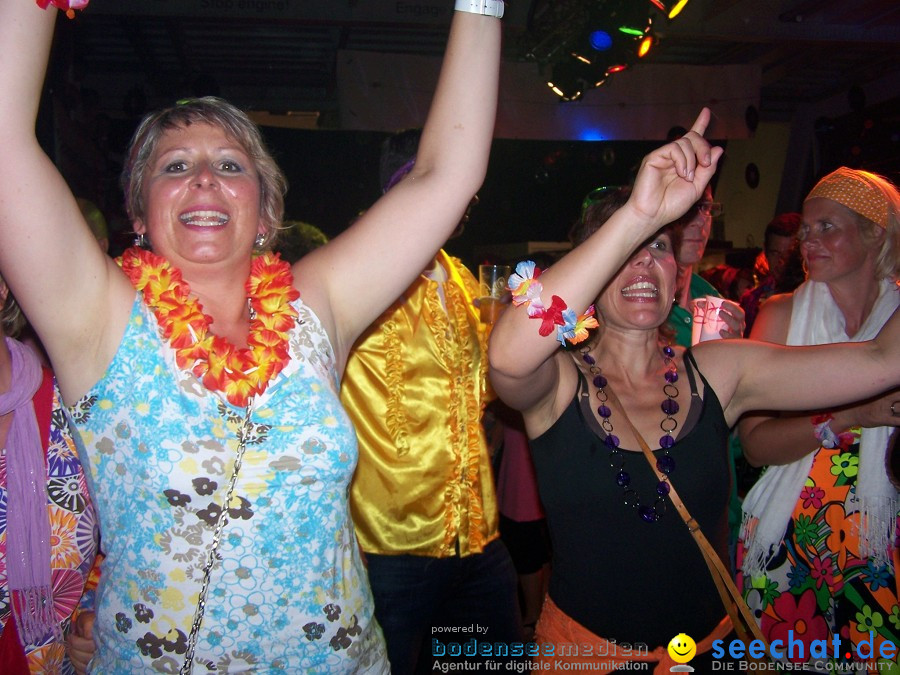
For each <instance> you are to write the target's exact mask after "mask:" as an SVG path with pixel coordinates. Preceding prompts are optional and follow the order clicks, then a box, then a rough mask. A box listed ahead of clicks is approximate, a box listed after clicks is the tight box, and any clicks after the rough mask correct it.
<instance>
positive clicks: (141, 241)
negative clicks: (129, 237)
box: [134, 232, 150, 250]
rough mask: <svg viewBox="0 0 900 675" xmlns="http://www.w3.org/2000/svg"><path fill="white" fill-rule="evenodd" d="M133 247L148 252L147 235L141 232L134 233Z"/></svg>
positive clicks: (148, 241)
mask: <svg viewBox="0 0 900 675" xmlns="http://www.w3.org/2000/svg"><path fill="white" fill-rule="evenodd" d="M134 245H135V246H137V247H138V248H144V249H147V250H150V240H149V239H147V235H145V234H144V233H143V232H142V233H140V234H138V233H135V235H134Z"/></svg>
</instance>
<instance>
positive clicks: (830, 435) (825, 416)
mask: <svg viewBox="0 0 900 675" xmlns="http://www.w3.org/2000/svg"><path fill="white" fill-rule="evenodd" d="M833 419H834V415H832V414H831V413H822V414H821V415H813V416H812V417H811V418H810V420H809V421H810V422H812V425H813V434H814V435H815V437H816V439H817V440H818V441H819V445H821V446H822V447H823V448H828V449H829V450H830V449H833V448H842V449H844V450H846V449H847V448H849V447H850V446H851V445H853V444H854V443H855V442H856V439H857V436H858V429H857V428H855V427H854V428H852V429H849V430H847V431H842V432H841V433H839V434H836V433H835V432H834V429H832V428H831V420H833ZM854 430H855V431H856V433H854Z"/></svg>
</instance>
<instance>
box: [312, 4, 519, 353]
mask: <svg viewBox="0 0 900 675" xmlns="http://www.w3.org/2000/svg"><path fill="white" fill-rule="evenodd" d="M447 1H448V2H449V1H450V0H447ZM473 4H477V3H473ZM488 4H490V5H493V4H495V3H493V2H492V3H488ZM500 27H501V26H500V19H498V18H495V17H493V16H482V15H480V14H473V13H469V12H461V11H456V12H454V17H453V20H452V24H451V28H450V37H449V41H448V44H447V50H446V54H445V56H444V62H443V66H442V68H441V73H440V77H439V80H438V85H437V89H436V92H435V94H434V99H433V101H432V104H431V108H430V111H429V113H428V118H427V120H426V121H425V124H424V127H423V131H422V138H421V140H420V142H419V151H418V156H417V158H416V164H415V167H414V168H413V169H412V171H411V172H410V173H409V175H408V176H407V177H406V178H405V179H404V180H403V181H402V182H401V183H400V184H399V185H397V186H396V187H394V188H392V189H391V190H390V192H388V193H387V194H386V195H384V196H383V197H382V198H381V199H380V200H378V202H376V204H375V205H374V206H372V207H371V208H370V209H369V210H368V211H366V213H365V214H364V215H363V216H362V217H361V218H360V219H359V220H358V221H357V222H356V223H354V225H353V226H351V227H350V228H348V229H347V230H346V231H345V232H343V233H342V234H341V235H340V236H338V237H336V238H335V239H333V240H332V241H331V242H329V244H328V245H327V246H323V247H321V248H320V249H317V250H316V251H314V252H313V253H312V254H311V255H308V256H306V257H305V258H304V259H303V260H302V261H301V262H300V263H298V266H297V273H296V274H295V278H296V279H297V281H296V283H297V285H298V287H299V289H300V291H301V293H302V294H303V296H304V298H306V300H307V302H309V303H310V304H311V305H312V306H313V308H314V309H315V310H316V312H317V313H318V314H319V316H320V318H322V320H323V322H324V323H325V325H326V327H327V329H328V331H329V333H330V334H331V336H332V338H333V339H335V342H336V345H335V346H336V349H337V350H338V353H339V356H340V358H342V357H343V355H345V354H346V353H347V350H348V349H349V348H350V346H351V345H352V343H353V341H354V340H355V339H356V337H357V336H358V335H359V333H360V332H362V330H364V329H365V328H366V327H367V326H368V325H369V324H370V323H371V322H372V321H373V320H374V319H376V318H377V317H378V315H379V314H380V313H381V312H382V311H383V310H384V309H385V308H386V307H387V306H388V305H389V304H390V303H391V302H393V301H394V300H396V299H397V297H399V295H400V294H401V293H402V292H403V291H404V290H406V288H407V287H408V286H409V284H410V283H411V282H412V280H413V279H414V278H415V277H416V275H418V274H419V273H421V272H422V270H423V269H424V268H425V267H426V265H427V264H428V263H429V261H430V260H431V259H432V258H433V257H434V255H435V253H436V252H437V250H438V249H439V248H440V247H441V246H442V245H443V244H444V242H445V241H446V240H447V238H448V237H449V236H450V234H451V233H452V232H453V230H454V229H455V228H456V226H457V225H458V224H459V221H460V219H461V218H462V216H463V214H464V212H465V209H466V207H467V206H468V204H469V202H470V200H471V199H472V196H473V195H474V194H475V193H476V192H477V191H478V189H479V188H480V187H481V184H482V182H483V181H484V176H485V173H486V171H487V161H488V155H489V153H490V147H491V139H492V137H493V132H494V121H495V117H496V105H497V87H498V77H499V65H500ZM348 161H352V160H351V159H350V158H348Z"/></svg>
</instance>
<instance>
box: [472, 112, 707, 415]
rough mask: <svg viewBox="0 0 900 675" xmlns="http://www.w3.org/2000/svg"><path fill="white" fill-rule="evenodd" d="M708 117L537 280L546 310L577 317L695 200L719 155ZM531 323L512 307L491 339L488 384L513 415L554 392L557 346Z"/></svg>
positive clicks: (650, 164) (654, 160)
mask: <svg viewBox="0 0 900 675" xmlns="http://www.w3.org/2000/svg"><path fill="white" fill-rule="evenodd" d="M709 119H710V111H709V110H708V109H706V108H704V109H703V110H702V111H701V112H700V115H699V116H698V117H697V119H696V121H695V122H694V126H693V127H692V128H691V130H690V131H689V132H688V133H687V134H685V135H684V136H683V137H681V138H679V139H678V140H676V141H674V142H672V143H669V144H667V145H664V146H663V147H661V148H659V149H657V150H655V151H653V152H652V153H650V154H649V155H647V156H646V157H645V158H644V161H643V162H642V163H641V168H640V170H639V171H638V175H637V178H636V179H635V183H634V188H633V190H632V193H631V197H630V198H629V200H628V202H627V203H626V204H625V206H623V207H622V208H621V209H619V210H618V211H617V212H616V213H614V214H613V215H612V217H610V219H609V220H608V221H607V222H606V223H605V224H604V225H603V226H602V227H601V228H600V229H598V230H597V231H596V232H595V233H594V234H593V235H591V236H590V237H589V238H588V239H587V240H586V241H585V242H584V243H582V244H581V245H579V246H577V247H576V248H575V249H573V250H572V251H570V252H569V253H568V254H566V255H565V256H564V257H563V258H561V259H560V260H559V261H557V262H556V263H554V264H553V266H552V267H551V268H549V269H548V270H547V272H546V273H544V274H542V275H541V277H540V282H541V285H542V291H541V299H542V300H543V303H544V305H545V306H550V305H551V302H552V298H553V296H557V297H558V298H560V299H562V301H564V302H565V303H566V305H567V307H568V308H571V309H572V310H574V311H575V313H576V314H581V313H583V312H584V311H585V310H586V309H587V307H588V306H589V305H590V304H591V303H592V302H594V300H595V298H596V297H597V296H598V295H599V294H600V292H601V291H602V290H603V288H604V286H606V284H607V283H609V281H610V280H611V279H612V278H613V276H615V274H616V273H617V272H618V270H619V268H620V267H621V266H622V265H623V264H624V263H625V261H626V260H628V257H629V256H630V255H631V254H632V253H633V252H634V251H635V250H636V249H637V247H638V246H640V245H641V244H642V243H643V242H644V241H646V240H647V239H648V238H649V237H651V236H653V235H654V234H655V233H656V232H657V230H659V229H660V228H661V227H663V226H664V225H666V224H667V223H670V222H672V221H673V220H675V219H676V218H678V217H679V216H681V215H682V214H683V213H684V212H685V211H686V210H687V209H688V208H689V207H690V206H691V205H692V204H694V202H696V201H697V199H698V198H699V196H700V195H701V194H703V189H704V188H705V187H706V184H707V183H708V182H709V179H710V178H712V175H713V174H714V173H715V170H716V164H717V163H718V160H719V157H721V155H722V149H721V148H711V147H710V146H709V144H708V143H707V142H706V140H705V139H704V138H703V134H704V133H705V132H706V127H707V126H708V124H709ZM538 324H539V322H537V321H534V320H531V319H530V318H529V316H528V314H527V313H526V311H525V309H524V308H520V309H518V310H517V309H514V308H511V309H510V310H508V311H506V312H504V313H503V315H502V316H501V317H500V320H499V321H498V323H497V324H496V325H495V326H494V329H493V332H492V333H491V344H490V361H491V383H492V385H493V387H494V389H495V391H496V392H497V394H498V395H499V396H500V398H502V399H503V400H504V402H506V403H507V404H508V405H510V406H511V407H513V408H516V409H517V410H522V411H527V410H529V409H531V408H532V407H534V406H536V405H538V404H540V403H542V402H546V401H547V399H548V398H549V397H551V396H553V394H554V393H555V388H556V383H557V372H556V369H555V368H554V367H553V366H552V364H551V363H550V359H551V357H552V356H553V354H555V353H556V351H557V348H558V347H559V343H558V342H557V340H556V333H555V332H551V333H550V334H548V335H546V336H541V335H540V334H539V332H538V328H537V326H538Z"/></svg>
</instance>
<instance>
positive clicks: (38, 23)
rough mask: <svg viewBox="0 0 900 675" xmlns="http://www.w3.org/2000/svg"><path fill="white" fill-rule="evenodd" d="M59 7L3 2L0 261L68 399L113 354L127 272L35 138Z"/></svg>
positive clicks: (11, 0) (0, 38)
mask: <svg viewBox="0 0 900 675" xmlns="http://www.w3.org/2000/svg"><path fill="white" fill-rule="evenodd" d="M57 14H58V12H57V10H56V9H55V8H53V7H50V8H48V9H47V10H43V9H41V8H39V7H38V6H37V5H36V4H35V2H34V1H33V0H2V3H0V49H2V58H0V269H2V271H3V276H4V278H5V279H6V280H7V282H8V283H9V286H10V288H12V290H13V292H14V293H15V295H16V298H17V300H18V301H19V304H20V305H21V306H22V308H23V310H24V311H25V314H26V315H27V316H28V319H29V321H30V322H31V323H32V325H33V326H34V328H35V330H36V331H37V333H38V335H39V336H40V338H41V341H42V343H43V344H44V347H45V348H46V349H47V352H48V354H49V355H50V358H51V360H52V361H53V365H54V370H55V372H56V374H57V376H58V377H59V379H60V383H61V386H62V388H63V393H64V395H65V396H66V398H67V400H70V401H71V400H72V397H73V396H77V395H78V391H79V390H80V391H82V392H83V390H85V389H86V388H87V387H89V386H90V384H92V383H93V380H92V379H91V378H93V379H94V380H95V379H96V377H97V376H99V374H100V373H102V369H103V368H104V367H105V366H106V362H105V361H103V359H104V358H107V357H109V356H111V352H109V351H108V350H107V349H106V348H105V345H104V335H105V334H106V331H107V329H108V328H109V320H110V311H109V308H110V301H111V292H110V291H111V285H113V284H115V283H116V282H114V281H111V278H117V279H118V280H119V283H120V286H119V288H120V291H119V293H118V296H121V293H122V292H123V291H126V290H127V287H126V285H127V280H125V278H124V276H121V275H119V274H118V273H116V272H115V271H114V268H115V265H114V263H113V262H112V261H110V260H109V258H107V257H106V256H105V255H103V253H102V251H101V250H100V248H99V247H98V246H97V243H96V241H95V240H94V237H93V235H92V234H91V232H90V230H89V229H88V226H87V224H86V223H85V222H84V218H83V217H82V215H81V211H80V210H79V208H78V205H77V203H76V202H75V199H74V198H73V196H72V194H71V192H70V191H69V188H68V186H67V185H66V182H65V181H64V180H63V178H62V176H60V174H59V172H58V171H57V170H56V167H55V166H54V165H53V162H51V160H50V159H49V158H48V157H47V156H46V155H45V154H44V152H43V150H42V149H41V147H40V145H39V144H38V141H37V138H36V136H35V121H36V118H37V112H38V105H39V102H40V98H41V89H42V86H43V80H44V73H45V71H46V67H47V60H48V55H49V50H50V43H51V39H52V35H53V26H54V21H55V20H56V17H57ZM81 18H82V17H79V20H80V19H81ZM131 294H132V295H133V291H131ZM126 312H127V304H126ZM125 318H126V319H127V314H126V315H125ZM123 325H124V324H123Z"/></svg>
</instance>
